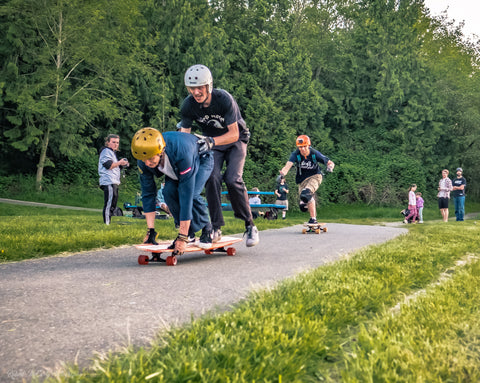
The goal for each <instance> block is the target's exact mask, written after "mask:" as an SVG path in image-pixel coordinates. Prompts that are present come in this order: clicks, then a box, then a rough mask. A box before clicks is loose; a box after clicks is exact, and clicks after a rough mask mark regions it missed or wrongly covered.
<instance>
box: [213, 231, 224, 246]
mask: <svg viewBox="0 0 480 383" xmlns="http://www.w3.org/2000/svg"><path fill="white" fill-rule="evenodd" d="M221 239H222V231H221V230H220V229H217V230H213V238H212V242H213V243H217V242H219V241H220V240H221Z"/></svg>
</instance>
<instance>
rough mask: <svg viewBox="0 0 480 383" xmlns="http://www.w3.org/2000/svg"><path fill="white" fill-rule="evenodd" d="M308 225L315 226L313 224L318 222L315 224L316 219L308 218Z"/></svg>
mask: <svg viewBox="0 0 480 383" xmlns="http://www.w3.org/2000/svg"><path fill="white" fill-rule="evenodd" d="M308 223H312V224H315V223H318V222H317V219H316V218H310V220H309V221H308Z"/></svg>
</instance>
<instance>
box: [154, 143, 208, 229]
mask: <svg viewBox="0 0 480 383" xmlns="http://www.w3.org/2000/svg"><path fill="white" fill-rule="evenodd" d="M212 169H213V153H212V152H208V153H206V154H204V155H203V156H201V157H200V166H199V168H198V171H197V174H196V175H195V188H194V189H193V196H192V198H193V206H192V221H191V223H190V229H189V232H188V234H189V235H190V236H193V235H194V234H195V233H196V232H197V231H199V230H201V229H203V228H204V227H205V226H207V225H209V224H210V217H209V215H208V209H207V204H206V202H205V199H204V198H203V197H202V195H201V193H202V191H203V188H204V187H205V182H207V180H208V178H209V177H210V174H211V173H212ZM163 196H164V197H165V202H166V203H167V206H168V208H169V209H170V212H171V213H172V215H173V217H174V218H175V222H180V220H179V217H180V203H179V197H178V182H177V181H173V180H171V179H170V178H166V180H165V188H164V190H163Z"/></svg>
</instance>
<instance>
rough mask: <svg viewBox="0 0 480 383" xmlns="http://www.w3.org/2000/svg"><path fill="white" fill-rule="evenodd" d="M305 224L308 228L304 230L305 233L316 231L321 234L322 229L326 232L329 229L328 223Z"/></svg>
mask: <svg viewBox="0 0 480 383" xmlns="http://www.w3.org/2000/svg"><path fill="white" fill-rule="evenodd" d="M303 226H305V227H306V229H303V230H302V233H303V234H307V233H315V234H320V233H321V232H322V231H323V232H324V233H326V232H327V231H328V229H327V224H326V223H323V222H322V223H320V222H319V223H308V222H305V223H304V224H303Z"/></svg>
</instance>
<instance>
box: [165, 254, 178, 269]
mask: <svg viewBox="0 0 480 383" xmlns="http://www.w3.org/2000/svg"><path fill="white" fill-rule="evenodd" d="M166 262H167V266H175V265H176V264H177V257H176V256H174V255H170V256H168V257H167V260H166Z"/></svg>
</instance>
